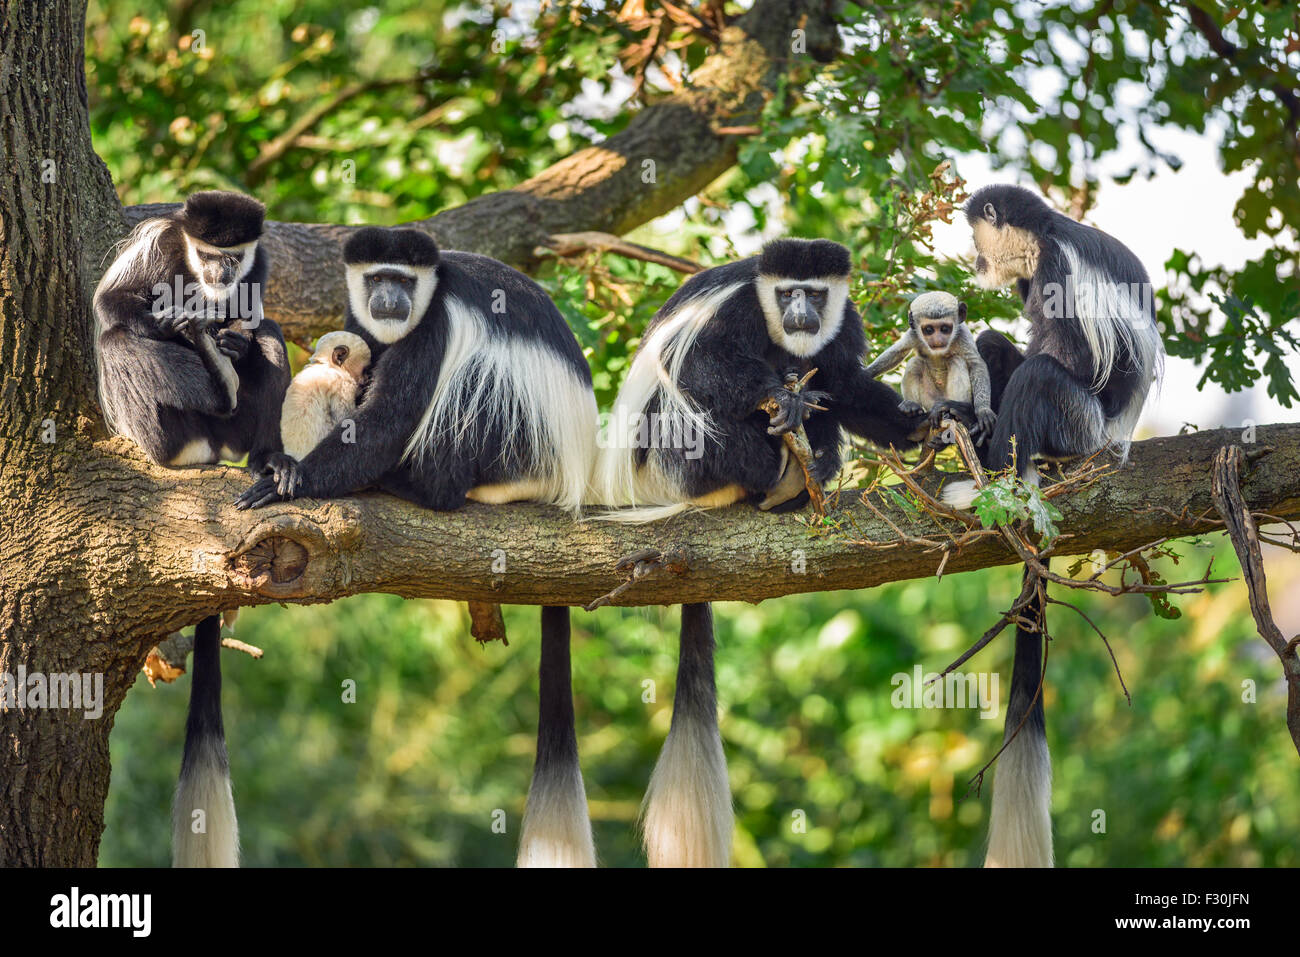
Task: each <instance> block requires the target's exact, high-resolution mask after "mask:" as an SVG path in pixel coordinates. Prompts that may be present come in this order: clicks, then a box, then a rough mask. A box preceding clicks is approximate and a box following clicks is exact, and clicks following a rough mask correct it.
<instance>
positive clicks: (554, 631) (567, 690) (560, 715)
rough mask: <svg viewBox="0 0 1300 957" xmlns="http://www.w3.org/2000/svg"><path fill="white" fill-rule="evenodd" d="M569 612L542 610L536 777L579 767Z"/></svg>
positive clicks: (545, 607) (563, 608)
mask: <svg viewBox="0 0 1300 957" xmlns="http://www.w3.org/2000/svg"><path fill="white" fill-rule="evenodd" d="M569 630H570V629H569V609H568V608H567V607H563V606H560V607H551V606H543V607H542V656H541V663H540V665H539V667H538V679H539V681H538V686H539V689H540V690H539V695H540V699H539V706H538V721H537V761H536V763H535V764H534V765H533V777H534V778H539V777H543V776H545V775H546V774H548V773H558V772H560V771H561V770H562V769H564V768H566V767H569V766H571V765H576V764H577V763H578V737H577V728H576V725H575V722H574V717H573V679H572V667H571V665H570V663H569Z"/></svg>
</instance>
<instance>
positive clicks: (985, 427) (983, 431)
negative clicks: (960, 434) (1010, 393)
mask: <svg viewBox="0 0 1300 957" xmlns="http://www.w3.org/2000/svg"><path fill="white" fill-rule="evenodd" d="M997 424H998V414H997V413H996V412H994V411H993V410H992V409H976V410H975V428H973V429H971V430H970V440H971V441H972V442H974V443H975V444H976V445H983V444H984V443H985V442H986V441H988V439H989V438H991V437H992V435H993V428H994V426H996V425H997Z"/></svg>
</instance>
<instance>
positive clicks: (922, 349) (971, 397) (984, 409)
mask: <svg viewBox="0 0 1300 957" xmlns="http://www.w3.org/2000/svg"><path fill="white" fill-rule="evenodd" d="M912 353H916V357H915V358H914V359H912V361H911V362H910V363H908V366H907V369H906V371H904V373H903V386H902V390H903V409H904V411H912V412H917V411H920V412H928V413H930V424H931V425H937V424H938V421H939V419H940V418H941V417H942V416H943V415H945V414H947V413H954V414H956V415H957V416H958V417H959V418H961V419H962V420H964V421H966V422H969V423H970V424H971V425H973V426H974V427H973V428H972V429H971V439H972V440H974V442H975V443H976V444H979V443H980V442H982V441H984V439H986V438H987V437H988V435H989V434H990V433H991V432H992V431H993V424H994V423H995V422H996V421H997V414H996V413H994V411H993V408H992V405H991V400H992V395H991V392H990V388H989V370H988V368H987V367H986V366H985V365H984V360H983V359H981V358H980V354H979V350H978V349H976V348H975V337H974V336H972V335H971V334H970V329H968V328H967V327H966V303H964V302H962V301H961V300H959V299H958V298H957V297H956V296H954V295H953V294H952V293H949V292H923V293H921V295H919V296H917V297H916V298H915V299H913V300H912V302H911V303H910V304H909V305H908V307H907V332H905V333H904V334H903V335H902V337H901V338H900V339H899V340H898V341H897V342H895V343H894V344H893V345H892V346H890V347H889V348H888V349H886V350H885V351H884V352H882V353H881V354H880V355H879V356H878V357H877V358H876V360H875V361H874V362H872V363H871V365H869V366H867V375H869V376H871V377H872V378H875V377H876V376H879V375H881V374H882V373H885V372H888V371H889V370H890V369H892V368H894V367H895V366H897V365H898V364H899V363H900V362H902V361H903V360H904V359H906V358H907V357H908V356H909V355H911V354H912Z"/></svg>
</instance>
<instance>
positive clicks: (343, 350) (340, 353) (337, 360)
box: [330, 346, 348, 366]
mask: <svg viewBox="0 0 1300 957" xmlns="http://www.w3.org/2000/svg"><path fill="white" fill-rule="evenodd" d="M347 358H348V347H347V346H335V347H334V352H333V353H331V354H330V361H331V362H333V363H334V364H335V365H336V366H341V365H343V363H344V362H346V361H347Z"/></svg>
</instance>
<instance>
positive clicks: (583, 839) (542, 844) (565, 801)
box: [515, 763, 596, 867]
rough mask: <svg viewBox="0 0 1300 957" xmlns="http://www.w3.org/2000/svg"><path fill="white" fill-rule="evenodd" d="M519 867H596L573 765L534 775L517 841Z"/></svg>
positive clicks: (579, 781)
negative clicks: (521, 828)
mask: <svg viewBox="0 0 1300 957" xmlns="http://www.w3.org/2000/svg"><path fill="white" fill-rule="evenodd" d="M515 863H516V866H518V867H595V866H596V844H595V841H594V840H593V839H592V835H591V818H590V817H589V816H588V813H587V793H586V790H585V789H584V788H583V785H582V771H581V770H580V769H579V768H578V765H577V764H576V763H574V764H572V765H560V766H555V767H552V768H550V769H548V770H547V771H545V772H543V773H542V774H540V775H534V776H533V783H532V785H531V786H530V787H529V789H528V804H527V806H526V808H525V810H524V823H523V830H522V833H521V836H520V839H519V856H518V858H517V859H516V861H515Z"/></svg>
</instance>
